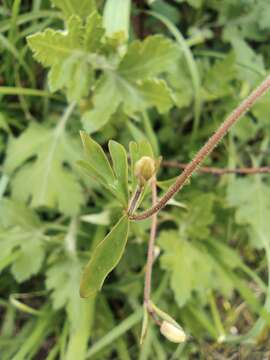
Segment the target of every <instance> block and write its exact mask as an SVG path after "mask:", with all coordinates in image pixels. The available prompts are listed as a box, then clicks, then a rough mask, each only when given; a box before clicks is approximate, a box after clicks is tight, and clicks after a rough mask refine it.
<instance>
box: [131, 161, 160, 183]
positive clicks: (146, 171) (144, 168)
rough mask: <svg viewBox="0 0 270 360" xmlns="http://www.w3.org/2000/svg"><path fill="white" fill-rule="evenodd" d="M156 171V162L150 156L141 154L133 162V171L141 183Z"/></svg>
mask: <svg viewBox="0 0 270 360" xmlns="http://www.w3.org/2000/svg"><path fill="white" fill-rule="evenodd" d="M155 172H156V162H155V160H154V159H152V158H151V157H150V156H143V157H141V158H140V160H138V161H137V162H136V163H135V167H134V173H135V176H136V177H137V178H138V180H139V182H140V184H141V185H144V184H145V183H146V182H147V181H148V180H150V179H151V177H152V176H153V175H154V174H155Z"/></svg>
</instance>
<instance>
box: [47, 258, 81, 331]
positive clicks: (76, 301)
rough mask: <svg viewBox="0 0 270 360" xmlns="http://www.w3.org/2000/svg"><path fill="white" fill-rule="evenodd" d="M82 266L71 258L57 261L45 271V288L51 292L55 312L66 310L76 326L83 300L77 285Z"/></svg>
mask: <svg viewBox="0 0 270 360" xmlns="http://www.w3.org/2000/svg"><path fill="white" fill-rule="evenodd" d="M82 266H83V264H82V263H81V262H80V261H79V260H78V259H77V258H76V257H72V256H67V257H65V258H63V259H58V260H57V261H56V262H55V263H54V264H53V265H51V266H50V267H49V269H48V270H47V271H46V287H47V289H48V290H51V291H52V293H51V297H52V301H53V307H54V309H55V310H58V309H61V308H66V310H67V314H68V317H69V319H70V321H71V323H72V324H73V326H75V325H76V323H77V321H78V319H79V316H80V307H81V306H82V303H83V300H82V299H80V296H79V284H80V277H81V271H82Z"/></svg>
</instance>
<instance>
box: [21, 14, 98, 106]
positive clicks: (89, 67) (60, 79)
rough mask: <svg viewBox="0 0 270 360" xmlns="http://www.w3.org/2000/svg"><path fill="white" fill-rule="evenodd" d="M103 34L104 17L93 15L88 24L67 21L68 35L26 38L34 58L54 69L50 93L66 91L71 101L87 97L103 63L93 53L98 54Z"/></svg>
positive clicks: (49, 31) (57, 33)
mask: <svg viewBox="0 0 270 360" xmlns="http://www.w3.org/2000/svg"><path fill="white" fill-rule="evenodd" d="M103 34H104V30H103V29H102V26H101V18H100V16H99V15H98V14H97V13H96V12H93V13H92V14H91V15H90V16H89V17H88V18H87V21H86V25H84V24H83V22H82V20H81V19H80V18H79V17H78V16H75V15H73V16H71V17H70V18H69V19H68V22H67V31H66V32H63V31H55V30H52V29H46V30H45V31H44V32H40V33H36V34H34V35H31V36H29V37H28V38H27V41H28V45H29V46H30V48H31V49H32V51H33V54H34V58H35V59H36V60H37V61H39V62H41V64H42V65H43V66H45V67H51V69H50V72H49V85H50V89H51V91H57V90H59V89H63V88H64V89H66V91H67V97H68V99H70V100H76V101H78V100H80V99H81V98H82V97H84V96H86V95H87V94H88V92H89V89H90V84H91V82H93V76H94V73H93V71H94V68H95V67H99V64H100V59H99V57H97V55H94V54H92V55H93V56H91V54H90V53H91V52H96V51H98V49H99V48H100V46H101V38H102V37H103Z"/></svg>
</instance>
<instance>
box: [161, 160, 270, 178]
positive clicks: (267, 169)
mask: <svg viewBox="0 0 270 360" xmlns="http://www.w3.org/2000/svg"><path fill="white" fill-rule="evenodd" d="M161 166H164V167H168V168H178V169H185V168H186V167H187V166H188V164H184V163H179V162H177V161H162V163H161ZM196 171H198V172H200V173H206V174H213V175H225V174H243V175H245V174H246V175H255V174H269V173H270V166H263V167H250V168H236V169H228V168H225V169H221V168H217V167H210V166H201V167H200V168H198V169H197V170H196Z"/></svg>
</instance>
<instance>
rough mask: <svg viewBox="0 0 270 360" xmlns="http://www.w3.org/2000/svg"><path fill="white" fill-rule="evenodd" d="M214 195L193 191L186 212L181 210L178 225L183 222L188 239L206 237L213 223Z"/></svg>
mask: <svg viewBox="0 0 270 360" xmlns="http://www.w3.org/2000/svg"><path fill="white" fill-rule="evenodd" d="M214 199H215V198H214V195H213V194H212V193H210V194H208V193H207V194H202V193H195V194H194V195H192V197H191V199H190V202H189V203H188V207H187V210H188V211H187V212H183V215H182V217H181V218H183V220H182V219H181V221H180V226H181V224H183V227H184V229H185V230H186V233H187V235H188V236H189V238H190V239H192V240H193V239H195V238H197V239H207V238H208V237H209V236H210V229H209V226H210V225H211V224H213V223H214V220H215V216H214V211H213V206H214Z"/></svg>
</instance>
